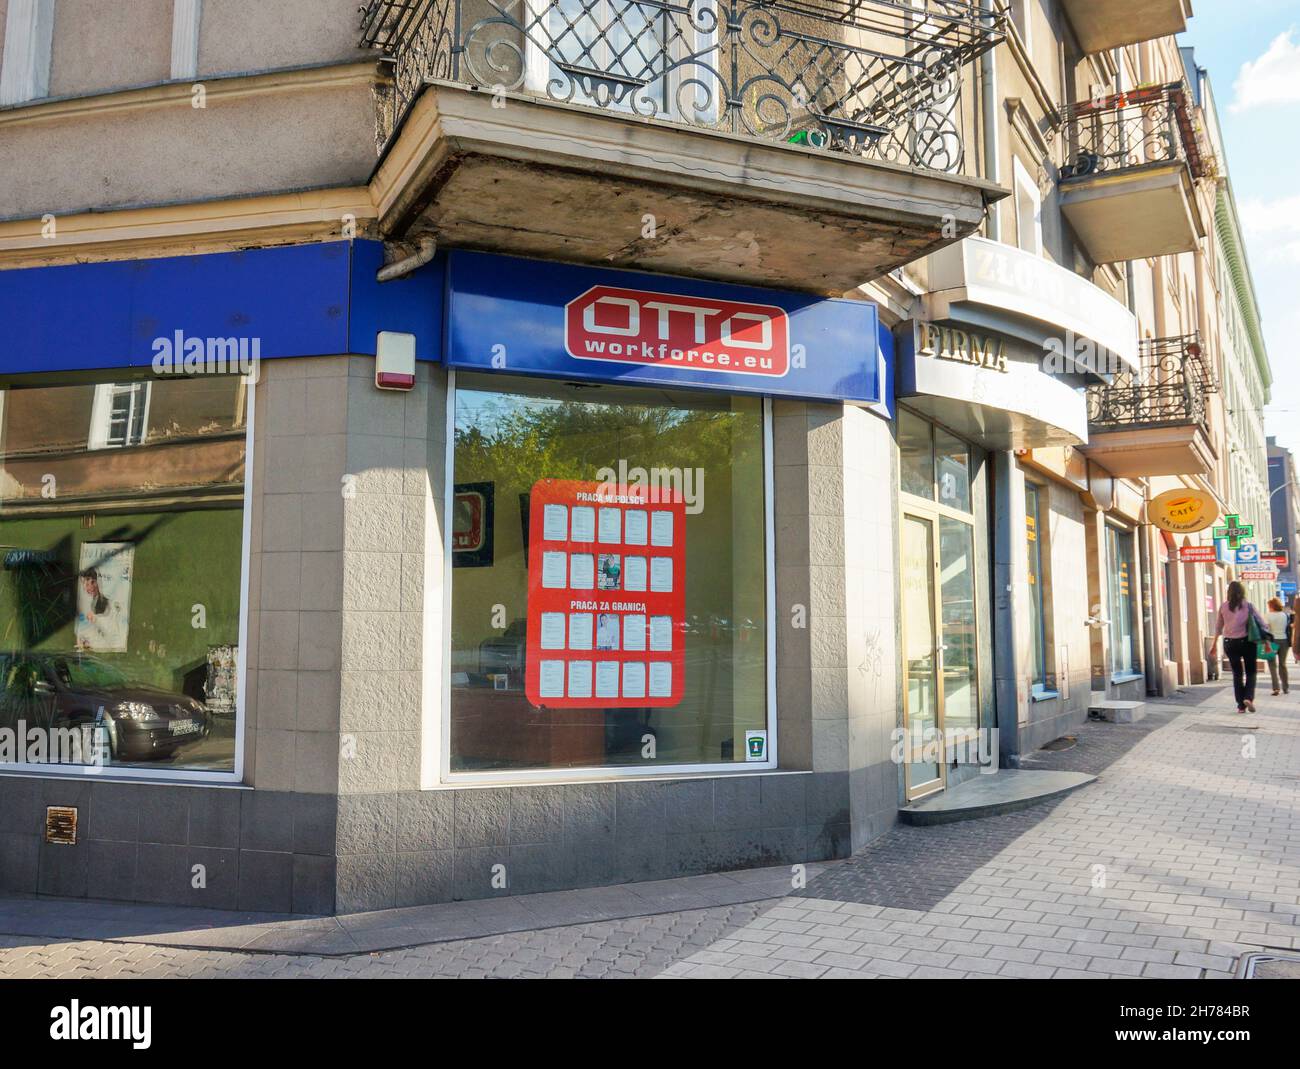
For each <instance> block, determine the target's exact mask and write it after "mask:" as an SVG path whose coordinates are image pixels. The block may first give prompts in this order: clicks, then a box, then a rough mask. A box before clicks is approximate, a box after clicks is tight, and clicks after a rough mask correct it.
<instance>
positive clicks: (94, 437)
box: [88, 382, 153, 449]
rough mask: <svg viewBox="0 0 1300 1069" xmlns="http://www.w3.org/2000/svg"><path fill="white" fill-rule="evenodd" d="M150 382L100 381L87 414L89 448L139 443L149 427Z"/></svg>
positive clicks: (108, 447) (107, 447) (116, 447)
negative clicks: (88, 417)
mask: <svg viewBox="0 0 1300 1069" xmlns="http://www.w3.org/2000/svg"><path fill="white" fill-rule="evenodd" d="M152 386H153V383H150V382H101V383H100V384H99V385H97V386H96V387H95V401H94V404H93V406H92V408H91V413H90V441H89V443H88V444H89V447H90V448H91V449H121V448H123V447H124V446H128V445H140V444H141V443H142V442H143V441H144V437H145V434H146V433H147V431H148V427H149V400H150V396H151V393H152V390H151V387H152Z"/></svg>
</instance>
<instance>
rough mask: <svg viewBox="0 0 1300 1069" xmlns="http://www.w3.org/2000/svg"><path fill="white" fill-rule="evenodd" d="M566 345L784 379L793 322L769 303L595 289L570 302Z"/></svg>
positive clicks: (593, 354) (579, 354) (576, 350)
mask: <svg viewBox="0 0 1300 1069" xmlns="http://www.w3.org/2000/svg"><path fill="white" fill-rule="evenodd" d="M564 347H565V349H566V350H567V351H568V353H569V355H570V356H572V357H576V358H577V359H579V360H614V361H620V362H624V363H632V364H651V365H662V366H665V367H677V368H690V369H693V370H695V371H721V372H727V373H729V374H733V375H734V374H739V375H776V376H780V375H784V374H785V373H786V372H787V371H789V370H790V321H789V319H788V318H787V316H786V314H785V312H784V310H782V309H780V308H777V307H775V306H774V305H770V304H749V303H747V302H740V301H715V300H707V299H705V298H702V297H683V296H682V295H681V294H677V293H653V292H650V291H648V290H632V289H624V288H623V287H621V286H593V287H592V288H591V289H589V290H588V291H587V292H586V293H584V294H583V295H582V296H581V297H578V298H577V299H576V300H572V301H570V302H569V303H568V304H567V305H565V307H564Z"/></svg>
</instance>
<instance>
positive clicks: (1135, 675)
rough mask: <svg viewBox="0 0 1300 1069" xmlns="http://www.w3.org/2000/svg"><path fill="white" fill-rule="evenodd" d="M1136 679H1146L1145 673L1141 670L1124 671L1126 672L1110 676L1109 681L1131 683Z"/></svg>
mask: <svg viewBox="0 0 1300 1069" xmlns="http://www.w3.org/2000/svg"><path fill="white" fill-rule="evenodd" d="M1137 679H1146V675H1145V673H1142V672H1126V673H1124V674H1123V675H1118V676H1111V677H1110V681H1111V682H1112V683H1132V682H1133V681H1134V680H1137Z"/></svg>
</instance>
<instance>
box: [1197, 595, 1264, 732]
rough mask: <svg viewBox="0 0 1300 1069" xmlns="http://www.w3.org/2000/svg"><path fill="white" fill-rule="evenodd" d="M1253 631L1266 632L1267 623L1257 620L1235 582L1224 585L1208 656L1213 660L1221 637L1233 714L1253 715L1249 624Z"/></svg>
mask: <svg viewBox="0 0 1300 1069" xmlns="http://www.w3.org/2000/svg"><path fill="white" fill-rule="evenodd" d="M1252 623H1253V624H1254V625H1255V628H1256V630H1257V631H1261V632H1262V631H1267V630H1268V624H1267V623H1265V622H1264V620H1262V619H1261V618H1260V615H1259V613H1258V612H1256V611H1255V606H1253V605H1252V604H1251V603H1250V602H1249V601H1247V600H1246V588H1245V587H1244V586H1242V585H1241V583H1239V582H1232V583H1229V584H1228V599H1227V600H1226V601H1225V602H1224V603H1223V604H1222V605H1220V606H1219V611H1218V614H1217V615H1216V617H1215V627H1214V642H1213V643H1211V645H1210V657H1211V658H1217V657H1218V655H1219V653H1218V651H1219V636H1220V635H1222V636H1223V652H1224V653H1226V654H1227V655H1228V661H1229V662H1230V663H1231V665H1232V692H1233V695H1234V697H1236V699H1237V712H1239V713H1253V712H1255V674H1256V673H1257V672H1258V670H1259V662H1258V657H1259V643H1258V640H1257V639H1252V638H1251V635H1250V632H1251V624H1252Z"/></svg>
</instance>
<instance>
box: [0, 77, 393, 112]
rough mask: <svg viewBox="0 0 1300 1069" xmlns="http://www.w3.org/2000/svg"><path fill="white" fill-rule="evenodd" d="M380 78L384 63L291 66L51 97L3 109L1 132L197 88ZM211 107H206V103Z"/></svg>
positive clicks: (293, 86)
mask: <svg viewBox="0 0 1300 1069" xmlns="http://www.w3.org/2000/svg"><path fill="white" fill-rule="evenodd" d="M379 78H380V70H379V64H377V63H375V62H373V61H371V62H362V63H342V64H338V63H336V64H330V65H328V66H312V67H287V68H284V69H282V70H276V71H264V72H259V73H257V74H219V75H212V76H204V77H201V78H195V79H192V80H182V81H166V82H155V83H151V84H149V85H143V86H135V87H132V88H129V89H119V90H115V91H113V92H111V93H94V94H90V95H85V96H72V97H47V98H45V99H43V100H36V101H28V102H26V103H23V104H13V105H9V106H7V107H2V108H0V128H5V127H15V126H29V125H34V124H37V123H45V122H55V121H58V120H62V119H78V118H88V117H89V118H95V117H105V116H108V115H111V114H116V113H122V112H129V111H139V110H148V109H153V108H164V107H168V108H174V107H176V106H178V105H180V106H182V107H190V106H192V101H193V98H194V89H195V87H196V86H200V85H201V86H202V87H203V92H204V95H205V97H206V100H207V101H214V100H235V99H238V98H240V97H250V96H262V95H265V94H268V93H282V92H301V91H303V90H305V89H338V88H343V87H346V86H353V85H372V84H374V83H375V82H376V81H377V80H378V79H379ZM205 106H206V105H205Z"/></svg>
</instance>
